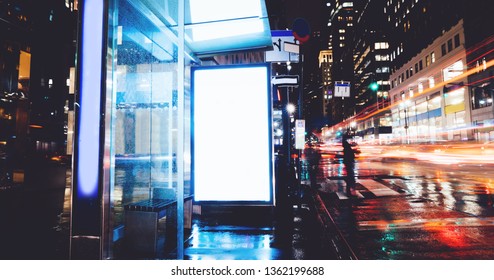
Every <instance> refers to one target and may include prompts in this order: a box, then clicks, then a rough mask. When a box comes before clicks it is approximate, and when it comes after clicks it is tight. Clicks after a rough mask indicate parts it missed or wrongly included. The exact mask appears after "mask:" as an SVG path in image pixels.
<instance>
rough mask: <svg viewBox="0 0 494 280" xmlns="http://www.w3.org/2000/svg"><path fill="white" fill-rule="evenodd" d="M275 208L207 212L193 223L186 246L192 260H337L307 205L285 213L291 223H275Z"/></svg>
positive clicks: (241, 208) (186, 256) (211, 209)
mask: <svg viewBox="0 0 494 280" xmlns="http://www.w3.org/2000/svg"><path fill="white" fill-rule="evenodd" d="M274 215H276V213H274V211H273V209H272V208H271V207H210V208H203V211H202V213H201V215H200V216H196V217H195V218H194V221H193V228H192V233H191V236H190V238H189V240H188V241H187V243H186V248H185V259H188V260H316V259H333V258H334V256H333V255H331V250H322V247H321V242H323V241H322V239H321V231H320V229H318V224H317V223H316V220H315V217H314V215H313V213H312V212H311V211H310V209H309V208H308V207H307V205H304V204H302V205H301V207H297V206H295V207H294V208H293V212H292V213H284V215H286V216H285V217H290V216H291V217H290V220H291V221H288V223H286V224H282V223H281V222H280V221H279V220H278V222H277V221H276V219H273V216H274Z"/></svg>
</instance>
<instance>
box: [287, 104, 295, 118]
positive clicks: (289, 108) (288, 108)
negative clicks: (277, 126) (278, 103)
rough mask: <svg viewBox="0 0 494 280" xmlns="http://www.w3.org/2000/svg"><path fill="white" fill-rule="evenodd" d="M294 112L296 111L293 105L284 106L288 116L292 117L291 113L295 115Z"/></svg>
mask: <svg viewBox="0 0 494 280" xmlns="http://www.w3.org/2000/svg"><path fill="white" fill-rule="evenodd" d="M295 110H296V108H295V105H293V104H292V103H288V104H287V105H286V111H287V112H288V113H289V114H290V115H292V114H293V113H295Z"/></svg>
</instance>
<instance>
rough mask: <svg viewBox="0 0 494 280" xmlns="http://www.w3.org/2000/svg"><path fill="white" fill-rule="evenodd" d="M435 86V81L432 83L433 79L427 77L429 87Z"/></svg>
mask: <svg viewBox="0 0 494 280" xmlns="http://www.w3.org/2000/svg"><path fill="white" fill-rule="evenodd" d="M435 85H436V81H434V77H429V87H430V88H433V87H434V86H435Z"/></svg>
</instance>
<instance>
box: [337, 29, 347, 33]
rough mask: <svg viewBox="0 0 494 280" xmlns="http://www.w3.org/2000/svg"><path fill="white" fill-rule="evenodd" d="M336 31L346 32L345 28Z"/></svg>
mask: <svg viewBox="0 0 494 280" xmlns="http://www.w3.org/2000/svg"><path fill="white" fill-rule="evenodd" d="M338 32H339V33H345V32H346V30H345V29H340V30H338Z"/></svg>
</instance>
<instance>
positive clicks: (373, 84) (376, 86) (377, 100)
mask: <svg viewBox="0 0 494 280" xmlns="http://www.w3.org/2000/svg"><path fill="white" fill-rule="evenodd" d="M369 89H370V90H372V91H373V92H375V93H376V107H377V109H379V95H377V94H378V93H377V90H378V89H379V84H378V83H377V82H372V83H371V84H370V85H369Z"/></svg>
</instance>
